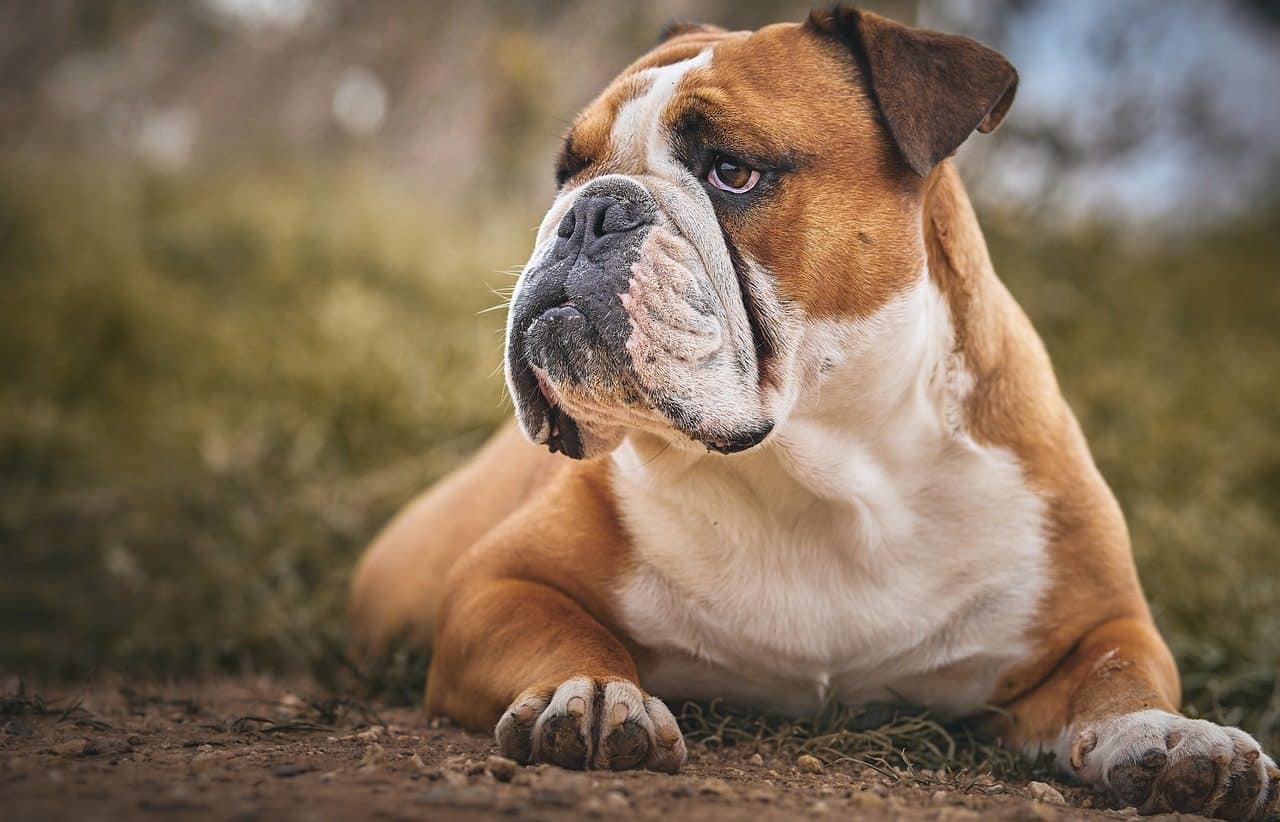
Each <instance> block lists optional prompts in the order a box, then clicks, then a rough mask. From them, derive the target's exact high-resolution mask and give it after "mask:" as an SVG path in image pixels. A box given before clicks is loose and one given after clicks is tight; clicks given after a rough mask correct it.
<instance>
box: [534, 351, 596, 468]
mask: <svg viewBox="0 0 1280 822" xmlns="http://www.w3.org/2000/svg"><path fill="white" fill-rule="evenodd" d="M533 374H534V376H535V377H536V378H537V381H538V393H539V394H540V395H541V398H542V401H543V402H544V403H545V404H546V407H545V408H544V410H543V413H544V415H545V417H546V420H547V442H546V446H547V449H548V450H549V451H551V453H553V454H557V453H560V454H564V455H565V456H566V457H572V458H573V459H576V460H577V459H582V457H583V454H584V451H583V448H582V432H581V431H580V430H579V429H578V423H577V421H576V420H574V418H573V417H572V416H571V415H570V414H569V412H567V411H565V410H564V406H562V405H561V404H560V397H559V394H557V393H556V390H555V388H554V387H553V386H552V385H551V381H550V380H549V379H548V378H547V373H546V372H545V371H543V370H542V369H541V368H538V367H536V366H534V367H533Z"/></svg>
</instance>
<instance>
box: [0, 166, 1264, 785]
mask: <svg viewBox="0 0 1280 822" xmlns="http://www.w3.org/2000/svg"><path fill="white" fill-rule="evenodd" d="M537 208H538V204H536V203H534V204H521V206H520V207H519V208H516V207H512V206H509V205H507V206H502V205H498V206H495V204H494V203H464V204H450V208H449V210H448V211H445V210H442V209H436V208H432V207H430V206H428V205H425V204H424V203H422V202H420V201H418V200H415V199H412V198H409V197H407V196H406V195H404V194H403V193H402V192H400V191H398V190H397V189H396V187H395V186H394V185H392V184H391V183H389V182H387V181H386V180H385V179H382V178H380V177H379V176H378V175H377V174H375V173H373V172H370V171H368V170H366V169H362V168H360V167H356V166H344V167H341V168H338V169H326V170H323V171H320V170H317V169H314V168H309V167H305V166H293V167H288V166H286V167H284V168H280V167H273V168H270V169H267V168H252V167H240V168H234V169H226V170H222V171H219V172H214V171H206V172H193V173H189V174H184V175H180V176H176V177H156V176H151V175H147V174H144V173H141V172H137V171H134V170H129V169H122V168H115V169H113V170H103V169H100V168H97V167H95V166H92V165H90V164H88V163H83V162H70V163H66V162H64V163H60V164H55V163H53V162H49V161H34V160H30V159H26V160H22V161H19V160H16V159H14V158H8V159H5V160H3V161H2V162H0V277H2V278H3V282H4V285H5V297H4V300H3V301H0V362H2V363H3V366H4V373H5V375H6V376H5V380H4V381H3V384H0V551H3V556H4V557H5V573H4V574H3V575H0V624H3V625H4V626H5V627H4V629H3V631H4V641H3V643H0V668H4V669H9V670H21V671H26V672H29V673H33V674H38V675H45V676H49V675H52V676H78V675H83V674H85V673H87V672H90V671H93V670H96V669H100V668H113V669H118V670H122V671H125V672H130V673H137V674H151V675H157V674H158V675H171V674H177V673H193V672H194V673H199V672H202V671H210V670H227V669H231V670H237V671H245V670H249V671H252V670H264V669H269V670H276V669H279V670H298V669H308V668H313V669H315V670H316V671H318V672H321V673H323V674H324V675H325V676H326V677H327V678H328V680H329V681H331V682H332V683H333V684H335V685H344V683H345V685H344V687H349V684H350V682H351V678H350V677H349V676H348V675H347V670H348V669H347V668H346V667H344V663H345V660H344V658H343V656H342V654H341V648H342V640H343V629H342V621H341V606H342V600H343V594H344V590H345V583H346V579H347V576H348V573H349V570H350V567H351V563H352V562H353V560H354V558H355V556H356V554H357V552H358V551H359V549H360V547H361V546H362V545H363V543H364V542H365V541H366V540H367V539H368V537H369V536H370V535H371V534H372V533H373V532H374V530H375V529H376V528H377V527H378V526H379V525H380V524H381V523H382V522H384V521H385V520H386V518H387V517H388V516H389V515H390V514H391V513H392V512H393V511H394V510H395V508H396V506H397V505H398V504H399V503H401V502H402V501H403V500H404V499H405V498H407V497H408V496H409V495H410V494H411V493H412V492H414V491H415V490H417V489H419V488H421V487H422V486H423V485H425V484H426V483H428V482H429V481H430V480H431V479H433V478H434V477H437V476H439V475H440V474H441V473H442V472H444V471H445V470H447V469H448V468H449V467H450V466H452V465H454V464H455V463H456V462H457V460H458V459H460V458H461V457H462V455H464V454H465V453H467V452H468V451H469V450H470V449H471V448H472V447H473V446H474V445H475V444H476V443H477V442H479V440H480V439H481V438H482V437H483V436H484V435H485V433H486V432H487V431H488V430H489V429H490V428H491V427H492V426H493V425H495V424H496V423H497V422H498V421H499V420H501V419H503V418H504V417H505V416H506V414H508V413H509V411H508V409H507V407H506V404H505V402H504V400H503V398H502V390H501V382H500V380H499V379H498V378H497V377H496V376H495V375H493V369H494V368H495V366H496V365H497V364H498V362H499V353H500V352H499V344H500V340H499V337H498V333H499V330H500V327H501V322H502V315H501V312H493V313H488V314H483V313H478V312H480V311H481V310H482V309H484V308H486V307H488V306H490V305H492V304H493V303H495V302H497V301H498V298H496V297H495V296H494V293H493V292H494V291H500V290H501V289H502V288H503V287H504V286H507V285H509V283H510V279H509V277H508V276H507V275H505V274H503V273H500V271H502V270H505V269H508V268H509V267H510V266H512V265H514V264H518V263H519V262H520V261H521V259H522V258H523V256H524V255H525V254H526V253H527V246H528V242H529V238H530V236H531V231H530V227H531V226H532V225H534V223H535V222H536V219H537V213H536V212H537ZM481 214H482V215H483V219H476V218H475V217H476V215H481ZM989 233H990V237H991V240H992V246H993V253H994V256H995V259H996V262H997V266H998V268H999V270H1000V271H1001V273H1002V275H1003V276H1004V277H1005V279H1006V280H1007V281H1008V282H1009V284H1010V287H1011V288H1012V289H1013V291H1014V292H1015V294H1016V295H1017V296H1018V298H1019V299H1020V300H1021V301H1022V303H1023V305H1024V306H1025V307H1026V308H1027V310H1028V312H1029V313H1030V314H1031V315H1032V318H1033V319H1034V320H1035V321H1036V323H1037V326H1038V327H1039V328H1040V330H1041V332H1042V333H1043V335H1044V336H1045V339H1046V342H1047V344H1048V346H1049V349H1050V351H1051V353H1052V354H1053V356H1054V360H1055V362H1056V364H1057V367H1058V370H1059V374H1060V377H1061V379H1062V382H1063V385H1064V388H1065V390H1066V392H1067V395H1068V397H1069V398H1070V400H1071V402H1072V404H1073V406H1074V407H1075V408H1076V410H1077V412H1078V413H1079V414H1080V417H1081V420H1082V423H1083V425H1084V428H1085V430H1086V432H1087V433H1088V434H1089V436H1090V439H1091V442H1092V443H1093V446H1094V450H1095V454H1096V456H1097V458H1098V461H1099V464H1100V466H1101V467H1102V470H1103V473H1104V474H1105V475H1106V476H1107V477H1108V479H1109V480H1110V481H1111V482H1112V484H1113V486H1114V487H1115V489H1116V491H1117V493H1118V495H1119V496H1120V499H1121V502H1122V504H1123V505H1124V507H1125V510H1126V512H1127V514H1128V516H1129V520H1130V524H1131V528H1132V531H1133V535H1134V541H1135V546H1136V552H1137V556H1138V560H1139V564H1140V566H1141V570H1142V574H1143V579H1144V582H1145V584H1146V587H1147V590H1148V593H1149V594H1150V597H1151V600H1152V602H1153V604H1154V607H1155V609H1156V612H1157V616H1158V619H1159V620H1160V623H1161V626H1162V628H1163V629H1164V630H1165V632H1166V634H1167V636H1168V637H1169V639H1170V641H1171V643H1172V644H1173V646H1174V649H1175V652H1176V653H1177V655H1178V657H1179V661H1180V663H1181V665H1182V668H1183V671H1184V674H1185V681H1186V685H1187V706H1188V709H1189V710H1190V711H1192V712H1193V713H1196V714H1201V715H1205V716H1210V717H1213V718H1215V719H1219V720H1222V721H1227V722H1232V723H1238V724H1241V725H1243V726H1244V727H1246V728H1248V729H1250V730H1252V731H1254V732H1255V733H1257V734H1259V735H1260V736H1262V737H1264V738H1266V739H1268V740H1269V744H1270V745H1271V747H1272V748H1273V749H1275V748H1277V747H1280V680H1278V678H1277V670H1280V640H1277V637H1280V570H1278V568H1280V555H1278V554H1277V542H1278V541H1280V387H1278V385H1277V382H1278V380H1280V376H1278V375H1280V334H1277V331H1276V326H1275V322H1276V320H1275V318H1276V317H1278V316H1280V277H1277V276H1276V274H1277V272H1276V268H1275V265H1276V263H1275V261H1276V260H1277V259H1280V253H1278V251H1280V249H1278V247H1277V236H1280V219H1277V217H1276V215H1275V214H1274V213H1272V214H1270V215H1266V216H1264V217H1261V218H1259V219H1258V220H1256V221H1255V222H1252V223H1248V224H1241V225H1238V226H1234V227H1232V228H1230V229H1229V230H1225V231H1223V232H1221V233H1220V234H1218V235H1214V236H1207V237H1198V238H1191V239H1188V240H1187V241H1184V242H1180V243H1179V244H1177V245H1175V246H1170V247H1167V248H1158V249H1150V248H1148V249H1146V250H1138V249H1137V248H1136V247H1135V246H1134V245H1133V244H1131V243H1127V242H1126V241H1125V238H1123V237H1117V236H1114V235H1111V234H1108V233H1105V232H1098V233H1095V234H1088V235H1081V236H1074V237H1065V238H1064V237H1053V236H1048V235H1045V234H1043V232H1042V231H1040V230H1039V229H1032V228H1030V227H1019V226H1009V225H992V226H989ZM390 662H391V664H390V665H388V666H384V667H381V668H378V669H376V670H374V671H373V672H372V673H369V672H366V673H364V674H361V676H362V677H364V680H363V681H364V688H365V690H369V691H375V692H381V693H383V694H387V693H391V694H395V695H397V696H399V697H402V698H412V695H413V694H414V693H415V692H416V691H417V689H418V688H419V687H420V683H421V676H422V670H423V661H422V660H421V659H419V658H415V657H414V656H413V655H410V654H404V653H400V654H398V655H396V656H395V657H394V658H392V660H390ZM699 710H700V712H699ZM875 718H876V715H874V714H867V713H866V712H850V711H840V710H839V709H835V708H833V709H832V711H831V712H829V713H828V714H824V716H823V717H819V718H818V719H816V720H814V721H812V722H807V723H795V722H784V723H780V722H777V721H775V720H772V719H769V718H766V717H758V716H752V715H741V714H727V713H724V712H723V711H722V709H720V708H719V707H717V708H715V709H714V710H712V709H711V708H709V707H706V706H704V707H703V708H702V709H694V708H690V709H688V710H687V711H686V713H685V723H686V727H687V728H688V729H689V730H690V733H691V735H693V736H695V737H697V738H702V739H709V740H713V741H719V742H722V743H724V744H728V743H729V742H734V743H736V744H753V745H773V746H783V747H785V746H791V747H795V748H797V749H804V750H810V751H818V752H821V753H822V755H823V756H824V757H827V758H830V757H845V756H849V757H855V758H859V759H860V760H861V761H865V762H869V763H881V764H890V765H897V766H900V767H901V766H907V765H920V766H922V767H930V768H932V767H937V766H938V765H939V764H941V763H942V762H944V761H946V762H951V763H953V764H954V763H960V764H965V765H975V766H983V767H989V768H995V769H997V770H999V769H1001V768H1005V767H1009V766H1010V763H1009V761H1007V760H1006V759H1005V758H1003V757H1005V756H1006V755H1005V754H1004V753H1003V752H1000V751H998V750H996V749H992V748H990V747H989V746H984V745H980V744H977V743H973V742H971V741H970V740H969V739H968V738H967V736H966V732H965V731H963V729H954V728H950V727H947V726H943V725H941V724H939V723H936V722H933V721H932V720H930V719H928V717H927V716H924V717H922V716H919V715H917V714H912V713H903V714H895V715H892V716H887V717H886V716H884V715H879V719H880V720H883V721H880V722H879V724H874V723H873V724H868V722H871V720H872V719H875Z"/></svg>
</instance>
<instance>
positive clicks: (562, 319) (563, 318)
mask: <svg viewBox="0 0 1280 822" xmlns="http://www.w3.org/2000/svg"><path fill="white" fill-rule="evenodd" d="M538 321H540V322H545V323H553V324H554V323H566V324H572V325H577V324H579V323H585V322H586V321H587V318H586V317H584V316H582V312H581V311H579V310H578V309H577V308H576V307H574V306H572V305H568V304H566V305H558V306H556V307H555V308H548V309H547V310H546V311H544V312H542V315H541V316H540V317H538Z"/></svg>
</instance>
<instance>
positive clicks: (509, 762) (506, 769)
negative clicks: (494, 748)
mask: <svg viewBox="0 0 1280 822" xmlns="http://www.w3.org/2000/svg"><path fill="white" fill-rule="evenodd" d="M484 766H485V768H486V769H488V771H489V773H491V774H493V778H494V779H496V780H498V781H499V782H510V781H511V780H512V778H513V777H514V776H515V775H516V771H518V770H519V769H520V766H519V765H518V764H517V763H516V761H515V760H514V759H507V758H506V757H505V756H497V755H494V756H490V757H489V758H488V759H486V760H485V761H484Z"/></svg>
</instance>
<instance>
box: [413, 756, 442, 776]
mask: <svg viewBox="0 0 1280 822" xmlns="http://www.w3.org/2000/svg"><path fill="white" fill-rule="evenodd" d="M409 764H410V765H412V766H413V767H414V770H416V771H419V772H420V773H427V772H429V771H430V770H431V769H430V768H428V767H427V763H425V762H423V761H422V755H421V754H419V753H418V752H417V751H414V752H413V756H411V757H409ZM436 778H437V779H438V778H439V777H438V776H437V777H436Z"/></svg>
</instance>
